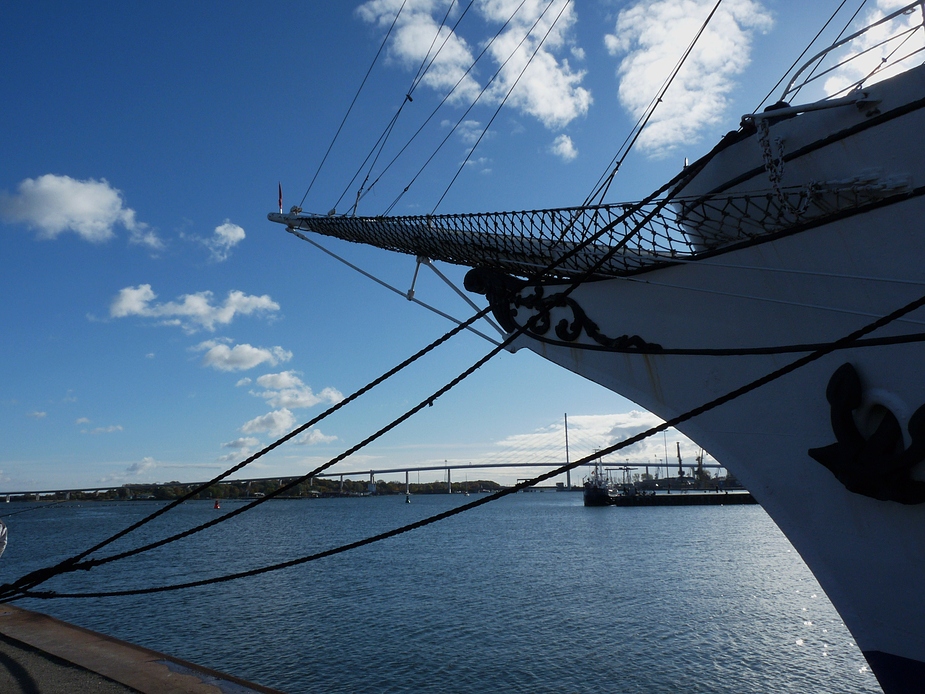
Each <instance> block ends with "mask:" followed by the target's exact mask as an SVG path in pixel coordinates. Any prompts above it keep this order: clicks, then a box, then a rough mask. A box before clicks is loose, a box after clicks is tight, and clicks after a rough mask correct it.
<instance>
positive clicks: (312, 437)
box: [295, 429, 337, 446]
mask: <svg viewBox="0 0 925 694" xmlns="http://www.w3.org/2000/svg"><path fill="white" fill-rule="evenodd" d="M334 441H337V437H336V436H330V435H328V434H323V433H321V430H320V429H309V430H308V431H306V432H305V433H304V434H302V435H301V436H299V437H297V438H296V440H295V443H296V445H299V446H316V445H318V444H319V443H332V442H334Z"/></svg>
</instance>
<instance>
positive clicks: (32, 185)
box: [0, 174, 163, 250]
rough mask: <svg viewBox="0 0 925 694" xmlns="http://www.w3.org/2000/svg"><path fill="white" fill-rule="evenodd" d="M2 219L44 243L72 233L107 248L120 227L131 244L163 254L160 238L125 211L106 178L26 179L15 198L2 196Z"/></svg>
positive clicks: (0, 206) (131, 211)
mask: <svg viewBox="0 0 925 694" xmlns="http://www.w3.org/2000/svg"><path fill="white" fill-rule="evenodd" d="M0 215H2V216H3V217H4V219H6V220H7V221H10V222H16V223H23V224H26V225H27V226H28V227H29V228H31V229H35V230H36V231H37V232H38V235H39V238H42V239H54V238H56V237H57V236H59V235H60V234H62V233H64V232H66V231H72V232H74V233H75V234H77V235H78V236H80V237H81V238H82V239H84V240H85V241H90V242H93V243H102V242H104V241H108V240H109V239H111V238H113V237H114V236H115V232H114V231H113V227H115V226H116V225H119V226H122V227H123V228H125V229H126V230H127V231H128V232H129V240H130V241H131V242H132V243H140V244H143V245H145V246H147V247H148V248H150V249H152V250H160V249H161V248H163V242H162V241H161V240H160V239H159V238H158V237H157V234H155V233H154V231H152V230H151V229H150V228H149V227H148V225H146V224H144V223H142V222H139V221H137V220H136V219H135V210H133V209H131V208H130V207H126V206H125V202H124V200H123V199H122V192H121V191H119V190H117V189H116V188H113V187H112V186H111V185H109V182H108V181H107V180H106V179H105V178H104V179H101V180H99V181H97V180H95V179H92V178H91V179H88V180H86V181H78V180H77V179H74V178H71V177H70V176H57V175H55V174H45V175H44V176H39V177H38V178H34V179H33V178H27V179H25V180H24V181H22V182H21V183H20V184H19V187H18V189H17V192H16V193H14V194H12V195H11V194H9V193H7V192H6V191H0Z"/></svg>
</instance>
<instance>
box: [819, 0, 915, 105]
mask: <svg viewBox="0 0 925 694" xmlns="http://www.w3.org/2000/svg"><path fill="white" fill-rule="evenodd" d="M905 4H906V3H905V2H901V1H900V0H879V2H877V6H876V7H875V8H873V9H871V10H870V11H868V12H867V13H866V15H865V16H864V17H863V18H862V19H861V20H859V21H858V26H857V27H855V30H859V29H861V28H863V27H865V26H868V25H870V24H873V23H874V22H876V21H877V20H879V19H882V18H883V17H885V16H886V15H888V14H892V13H893V12H895V11H896V10H898V9H899V8H900V7H902V6H903V5H905ZM921 26H922V9H921V7H919V9H918V10H917V11H914V12H912V13H910V14H908V15H900V16H899V17H896V18H895V19H892V20H890V21H889V22H884V23H883V24H881V25H880V26H877V27H874V28H873V29H871V30H870V31H868V32H866V33H865V34H863V35H861V36H859V37H858V38H857V39H856V40H855V41H853V42H851V43H850V44H848V46H847V53H838V54H834V55H833V56H832V58H831V60H833V61H835V60H837V61H838V62H840V63H841V62H845V61H849V60H850V62H845V64H844V65H843V66H842V67H841V68H839V69H838V70H836V71H834V72H833V73H832V75H831V76H830V77H829V78H828V79H826V81H825V86H824V87H823V88H824V90H825V93H826V95H828V96H831V95H833V94H838V93H839V92H841V91H843V90H845V89H848V88H850V87H852V86H853V85H854V84H856V83H857V82H858V81H860V80H862V79H863V80H864V84H865V85H870V84H875V83H876V82H879V81H881V80H884V79H886V78H887V77H891V76H893V75H895V74H896V73H897V72H899V71H901V70H904V69H905V63H901V62H896V61H897V60H899V59H900V58H902V57H903V56H907V55H909V54H911V53H913V52H915V51H917V50H921V49H922V48H925V34H923V32H922V31H916V32H915V33H913V34H912V35H911V36H904V37H900V38H897V39H894V40H892V41H888V39H890V38H891V37H893V36H898V35H899V34H900V33H901V32H903V31H905V30H907V29H913V28H914V27H918V28H921ZM901 41H904V44H903V45H902V47H899V48H898V44H899V42H901ZM894 51H895V53H894V54H893V55H891V53H893V52H894ZM884 59H886V60H884ZM868 75H870V77H868ZM804 76H805V75H804Z"/></svg>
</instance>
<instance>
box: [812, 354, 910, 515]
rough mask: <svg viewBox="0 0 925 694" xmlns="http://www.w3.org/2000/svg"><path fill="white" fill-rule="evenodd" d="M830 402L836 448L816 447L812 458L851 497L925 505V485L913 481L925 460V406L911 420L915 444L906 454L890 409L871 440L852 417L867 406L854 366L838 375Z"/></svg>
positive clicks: (828, 391) (831, 385)
mask: <svg viewBox="0 0 925 694" xmlns="http://www.w3.org/2000/svg"><path fill="white" fill-rule="evenodd" d="M825 397H826V400H828V401H829V404H830V405H831V407H832V431H833V433H834V434H835V440H836V443H833V444H831V445H830V446H825V447H824V448H811V449H810V450H809V455H810V456H811V457H812V458H813V459H814V460H816V461H817V462H819V463H822V464H823V465H825V466H826V467H827V468H828V469H829V470H830V471H831V472H832V474H833V475H835V477H836V478H837V479H838V481H839V482H841V483H842V484H843V485H845V488H846V489H847V490H848V491H850V492H854V493H855V494H863V495H864V496H869V497H871V498H873V499H879V500H881V501H896V502H898V503H901V504H921V503H923V502H925V482H922V481H919V480H915V479H913V478H912V468H913V467H915V466H916V465H917V464H918V463H920V462H921V461H922V460H925V405H923V406H922V407H920V408H919V409H918V410H916V411H915V413H914V414H913V415H912V417H910V418H909V436H910V437H911V441H912V442H911V444H910V445H909V448H906V449H904V448H903V437H902V429H901V427H900V425H899V421H898V420H897V419H896V416H895V415H894V414H893V413H892V412H890V411H889V410H886V413H885V415H884V417H883V420H882V421H881V422H880V424H879V426H878V427H877V430H876V431H874V433H873V434H871V436H870V438H867V439H865V438H864V435H863V434H862V433H861V432H860V431H859V430H858V427H857V424H856V423H855V421H854V417H853V416H852V412H853V411H854V410H856V409H857V408H858V407H860V405H861V400H862V389H861V379H860V378H859V377H858V372H857V370H855V368H854V367H853V366H852V365H851V364H843V365H842V366H840V367H839V368H838V369H837V370H836V371H835V373H834V374H832V378H831V379H829V385H828V387H827V388H826V390H825Z"/></svg>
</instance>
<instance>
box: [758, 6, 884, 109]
mask: <svg viewBox="0 0 925 694" xmlns="http://www.w3.org/2000/svg"><path fill="white" fill-rule="evenodd" d="M866 1H867V0H864V2H866ZM847 2H848V0H842V1H841V4H839V6H838V7H836V8H835V11H834V12H833V13H832V14H831V16H829V18H828V19H827V20H826V22H825V24H823V25H822V28H821V29H820V30H819V31H817V32H816V35H815V36H813V38H812V40H811V41H810V42H809V43H808V44H806V47H805V48H804V49H803V51H802V52H801V53H800V55H798V56H797V57H796V60H794V61H793V63H792V64H791V65H790V67H789V68H787V71H786V72H784V74H783V75H782V76H781V78H780V79H779V80H777V84H775V85H774V86H773V87H771V89H770V91H769V92H768V93H767V94H766V95H765V97H764V98H763V99H762V100H761V102H760V103H759V104H758V106H757V107H755V108H753V109H752V113H757V112H758V110H759V109H760V108H761V107H762V106H764V104H765V103H766V102H767V100H768V99H770V98H771V96H772V95H773V94H774V92H776V91H777V88H778V87H780V85H781V84H783V82H784V80H785V79H787V75H789V74H790V73H791V72H793V70H794V68H796V66H797V65H799V64H800V61H801V60H803V56H805V55H806V54H807V53H808V52H809V49H810V48H812V47H813V46H814V45H815V43H816V41H818V40H819V37H820V36H822V34H823V32H824V31H825V30H826V29H827V28H828V26H829V24H831V23H832V22H833V21H834V20H835V17H836V15H837V14H838V13H839V12H841V9H842V8H843V7H844V6H845V3H847ZM864 2H862V3H861V7H863V6H864ZM860 11H861V8H860V7H859V8H858V9H857V11H856V12H855V13H854V16H852V18H851V20H849V23H850V22H851V21H853V20H854V17H856V16H857V13H858V12H860ZM842 33H844V29H843V30H842ZM839 36H841V34H839Z"/></svg>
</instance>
